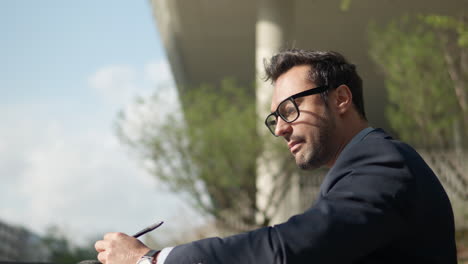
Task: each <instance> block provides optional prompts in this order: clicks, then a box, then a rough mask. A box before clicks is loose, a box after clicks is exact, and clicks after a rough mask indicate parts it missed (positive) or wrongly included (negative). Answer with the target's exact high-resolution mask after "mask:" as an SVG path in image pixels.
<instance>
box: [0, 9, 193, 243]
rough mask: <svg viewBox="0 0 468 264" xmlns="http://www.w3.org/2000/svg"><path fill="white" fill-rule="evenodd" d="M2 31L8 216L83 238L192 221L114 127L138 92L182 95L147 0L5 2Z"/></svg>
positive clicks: (0, 12) (0, 216) (0, 115)
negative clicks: (160, 223)
mask: <svg viewBox="0 0 468 264" xmlns="http://www.w3.org/2000/svg"><path fill="white" fill-rule="evenodd" d="M0 40H1V41H0V61H1V63H0V89H1V96H0V120H1V122H0V138H1V140H0V175H1V178H2V184H1V185H0V200H1V203H0V220H1V221H6V222H7V223H10V224H14V225H24V226H26V227H27V228H30V229H32V230H33V231H36V232H38V233H42V232H43V231H44V229H45V228H46V227H47V226H50V225H58V226H60V227H62V228H63V229H66V231H67V232H69V234H72V235H74V236H77V237H79V239H82V240H84V239H85V238H86V237H89V236H94V235H95V234H96V233H103V232H106V231H123V232H129V233H132V232H135V231H137V229H139V228H141V227H143V226H145V225H149V224H150V223H152V222H154V221H156V220H160V219H161V220H166V221H167V222H168V224H166V225H168V227H167V228H169V229H170V228H173V229H177V228H180V226H182V225H184V226H187V225H186V224H185V223H181V222H180V221H181V220H177V219H181V218H180V217H179V214H180V212H182V211H184V212H185V214H192V215H194V214H193V212H191V211H190V210H189V209H188V208H187V206H185V205H184V203H183V202H181V200H180V199H179V198H177V197H176V196H175V195H173V194H170V193H168V192H167V191H164V186H163V185H162V184H161V183H160V182H157V181H156V180H155V179H154V178H153V177H152V176H150V175H148V174H147V173H146V171H145V170H144V169H142V164H141V163H140V162H138V160H137V159H136V158H135V155H133V156H132V155H130V154H129V151H128V149H127V148H125V147H123V146H122V145H121V144H120V142H119V140H118V139H117V138H116V136H115V130H114V128H113V126H114V124H115V120H116V116H117V113H118V111H120V110H122V109H125V111H130V112H131V111H134V110H135V108H136V106H135V104H134V103H133V102H134V99H135V97H136V96H148V95H149V94H152V93H159V94H164V95H165V96H166V98H172V99H171V100H167V103H168V104H170V105H177V94H176V92H175V88H174V84H173V81H172V77H171V73H170V70H169V66H168V63H167V60H166V57H165V54H164V49H163V47H162V44H161V41H160V39H159V38H158V32H157V28H156V25H155V22H154V21H153V17H152V12H151V8H150V5H149V1H147V0H138V1H135V0H126V1H115V0H112V1H111V0H100V1H91V0H86V1H60V0H55V1H50V0H49V1H44V0H41V1H32V0H31V1H23V0H16V1H13V0H10V1H0ZM155 107H161V108H164V109H167V107H168V106H163V105H157V106H155ZM146 114H147V115H150V116H149V117H148V116H146V117H145V118H156V119H157V118H161V117H160V116H154V117H152V116H151V114H153V113H149V114H148V113H146ZM136 123H138V122H136ZM142 197H143V198H142ZM142 212H145V213H142ZM146 212H147V213H146ZM178 221H179V222H178Z"/></svg>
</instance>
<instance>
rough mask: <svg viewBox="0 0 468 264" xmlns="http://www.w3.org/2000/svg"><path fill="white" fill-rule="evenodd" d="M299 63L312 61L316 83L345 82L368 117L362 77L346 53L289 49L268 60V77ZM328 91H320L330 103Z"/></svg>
mask: <svg viewBox="0 0 468 264" xmlns="http://www.w3.org/2000/svg"><path fill="white" fill-rule="evenodd" d="M299 65H310V66H311V69H310V74H309V79H310V81H311V82H313V83H315V84H316V85H317V86H323V85H326V86H329V87H330V89H336V88H337V87H338V86H340V85H342V84H345V85H347V86H348V87H349V89H350V90H351V93H352V95H353V104H354V105H355V106H356V109H357V111H358V113H359V114H360V115H361V116H362V117H363V118H364V119H366V114H365V112H364V98H363V94H362V79H361V77H359V75H358V74H357V72H356V66H355V65H354V64H350V63H348V61H347V60H346V59H345V58H344V57H343V55H341V54H339V53H338V52H334V51H308V50H300V49H289V50H285V51H282V52H280V53H278V54H276V55H275V56H273V57H272V58H271V60H270V62H265V71H266V74H267V76H266V80H272V82H275V81H276V80H277V79H278V78H279V76H281V75H282V74H284V73H285V72H287V71H288V70H290V69H291V68H293V67H294V66H299ZM328 91H329V90H327V91H325V92H323V93H321V96H322V98H323V100H324V102H325V103H327V98H328Z"/></svg>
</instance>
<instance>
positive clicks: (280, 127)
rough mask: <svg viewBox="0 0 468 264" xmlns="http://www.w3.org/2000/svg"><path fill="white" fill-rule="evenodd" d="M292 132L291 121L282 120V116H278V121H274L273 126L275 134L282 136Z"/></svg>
mask: <svg viewBox="0 0 468 264" xmlns="http://www.w3.org/2000/svg"><path fill="white" fill-rule="evenodd" d="M291 132H292V126H291V123H288V122H286V121H284V120H283V119H282V118H279V117H278V121H277V123H276V128H275V135H276V136H278V137H284V136H285V135H287V134H290V133H291Z"/></svg>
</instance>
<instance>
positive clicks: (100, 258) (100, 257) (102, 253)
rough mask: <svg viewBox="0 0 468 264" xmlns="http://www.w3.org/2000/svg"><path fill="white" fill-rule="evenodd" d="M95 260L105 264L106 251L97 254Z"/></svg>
mask: <svg viewBox="0 0 468 264" xmlns="http://www.w3.org/2000/svg"><path fill="white" fill-rule="evenodd" d="M97 259H98V260H99V261H100V262H101V263H102V264H106V262H107V252H106V251H102V252H99V254H98V255H97Z"/></svg>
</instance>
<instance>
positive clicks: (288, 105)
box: [266, 99, 299, 135]
mask: <svg viewBox="0 0 468 264" xmlns="http://www.w3.org/2000/svg"><path fill="white" fill-rule="evenodd" d="M278 114H279V116H280V117H281V118H282V119H283V120H284V121H286V122H292V121H294V120H296V118H297V117H298V115H299V111H298V109H297V107H296V105H295V104H294V103H293V101H292V99H291V100H286V101H284V102H282V103H281V104H280V105H279V106H278ZM277 123H278V122H277V117H276V116H275V115H270V116H268V118H267V120H266V124H267V126H268V128H269V129H270V131H271V133H273V135H274V134H275V130H276V125H277Z"/></svg>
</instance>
